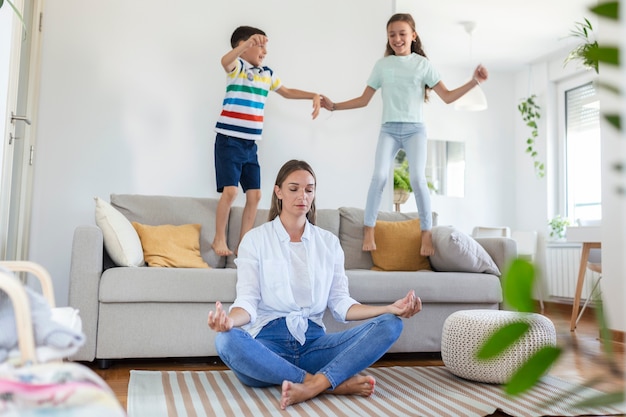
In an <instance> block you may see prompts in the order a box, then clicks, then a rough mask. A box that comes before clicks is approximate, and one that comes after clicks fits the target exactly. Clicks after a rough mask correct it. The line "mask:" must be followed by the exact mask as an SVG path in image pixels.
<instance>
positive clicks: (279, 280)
mask: <svg viewBox="0 0 626 417" xmlns="http://www.w3.org/2000/svg"><path fill="white" fill-rule="evenodd" d="M302 242H303V243H304V246H305V248H306V253H307V259H308V268H309V277H310V280H311V291H312V294H311V295H312V303H311V306H310V307H308V308H305V307H300V306H299V305H298V304H297V303H296V301H295V299H294V296H293V291H292V288H291V279H290V276H289V273H290V271H291V270H292V268H291V267H290V263H291V254H290V253H291V252H290V249H289V234H288V233H287V231H286V230H285V228H284V226H283V224H282V223H281V221H280V218H279V217H276V218H275V219H274V220H272V221H271V222H268V223H265V224H263V225H261V226H259V227H256V228H254V229H252V230H250V231H249V232H248V233H246V234H245V236H244V237H243V239H242V241H241V244H240V245H239V251H238V256H237V259H236V260H235V264H236V265H237V298H236V299H235V302H234V303H233V305H232V306H231V307H230V308H231V309H232V308H234V307H240V308H243V309H244V310H246V311H247V312H248V314H250V323H248V324H247V325H245V326H244V327H243V328H244V329H245V330H247V331H248V332H249V333H250V334H251V335H252V336H253V337H256V335H257V334H258V333H259V332H260V331H261V329H262V328H263V326H265V325H266V324H267V323H269V322H270V321H272V320H274V319H277V318H280V317H285V318H286V321H287V327H288V329H289V332H290V333H291V334H292V335H293V336H294V338H296V340H298V342H300V344H304V342H305V337H304V335H305V332H306V330H307V328H308V320H311V321H313V322H314V323H316V324H318V325H320V326H322V327H324V324H323V322H322V317H323V315H324V311H325V310H326V307H328V308H329V309H330V311H331V313H332V314H333V317H334V318H335V319H336V320H338V321H340V322H345V321H346V320H345V318H346V314H347V312H348V309H349V308H350V307H351V306H352V305H354V304H358V302H357V301H356V300H354V299H353V298H352V297H350V293H349V290H348V277H346V274H345V270H344V254H343V250H342V249H341V246H340V244H339V239H338V238H337V236H335V235H334V234H332V233H331V232H329V231H327V230H324V229H321V228H319V227H317V226H314V225H312V224H310V223H309V222H308V221H307V223H306V225H305V228H304V234H303V235H302Z"/></svg>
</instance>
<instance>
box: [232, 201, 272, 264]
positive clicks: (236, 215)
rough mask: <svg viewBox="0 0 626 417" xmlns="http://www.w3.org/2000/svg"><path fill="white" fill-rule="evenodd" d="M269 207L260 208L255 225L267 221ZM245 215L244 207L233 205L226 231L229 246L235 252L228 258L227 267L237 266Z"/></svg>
mask: <svg viewBox="0 0 626 417" xmlns="http://www.w3.org/2000/svg"><path fill="white" fill-rule="evenodd" d="M269 212H270V211H269V209H258V210H257V212H256V217H255V218H254V225H253V226H252V227H257V226H260V225H262V224H263V223H266V222H267V216H268V214H269ZM242 215H243V207H240V206H233V207H231V208H230V214H229V215H228V231H227V233H226V241H227V242H228V248H229V249H230V250H232V251H233V252H234V253H233V254H232V255H230V256H228V257H227V258H226V268H236V267H237V266H236V265H235V258H236V257H237V256H236V255H235V253H237V248H238V247H239V235H240V234H241V216H242Z"/></svg>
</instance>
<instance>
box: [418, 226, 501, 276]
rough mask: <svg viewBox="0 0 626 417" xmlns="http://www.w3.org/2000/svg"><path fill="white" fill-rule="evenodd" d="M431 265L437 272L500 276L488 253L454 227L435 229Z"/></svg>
mask: <svg viewBox="0 0 626 417" xmlns="http://www.w3.org/2000/svg"><path fill="white" fill-rule="evenodd" d="M433 247H434V249H435V254H434V255H431V256H430V264H431V265H432V267H433V268H434V269H435V270H436V271H448V272H486V273H488V274H494V275H497V276H500V270H499V269H498V266H497V265H496V263H495V262H494V261H493V259H491V256H489V254H488V253H487V251H486V250H485V249H484V248H483V247H482V246H481V245H480V244H479V243H478V242H476V241H475V240H474V239H473V238H472V237H470V236H469V235H467V234H465V233H463V232H461V231H459V230H457V229H455V228H454V227H452V226H436V227H433Z"/></svg>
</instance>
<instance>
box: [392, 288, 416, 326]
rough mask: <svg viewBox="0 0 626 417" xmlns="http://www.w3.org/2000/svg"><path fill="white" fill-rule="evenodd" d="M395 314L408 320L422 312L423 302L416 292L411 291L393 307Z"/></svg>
mask: <svg viewBox="0 0 626 417" xmlns="http://www.w3.org/2000/svg"><path fill="white" fill-rule="evenodd" d="M391 309H392V312H393V314H395V315H396V316H398V317H403V318H405V319H408V318H409V317H413V316H414V315H416V314H417V313H419V312H420V311H421V310H422V300H421V299H420V298H419V297H417V296H416V295H415V290H411V291H409V293H408V294H407V295H406V297H404V298H401V299H400V300H398V301H396V302H395V303H393V304H392V305H391Z"/></svg>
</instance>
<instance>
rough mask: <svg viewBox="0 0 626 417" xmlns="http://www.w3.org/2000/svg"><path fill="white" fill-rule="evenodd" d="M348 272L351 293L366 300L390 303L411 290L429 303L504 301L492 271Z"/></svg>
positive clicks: (497, 280)
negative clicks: (477, 272)
mask: <svg viewBox="0 0 626 417" xmlns="http://www.w3.org/2000/svg"><path fill="white" fill-rule="evenodd" d="M346 275H347V276H348V283H349V288H350V296H352V297H353V298H354V299H355V300H359V302H361V303H364V304H390V303H393V302H394V301H396V300H399V299H400V298H402V297H405V296H406V294H407V293H408V291H409V290H415V294H416V295H417V296H418V297H420V299H421V300H422V302H423V303H429V304H445V303H463V304H467V306H468V308H472V306H478V305H484V304H498V303H501V302H502V286H501V285H500V278H498V277H497V276H495V275H491V274H482V273H481V274H476V273H463V274H460V273H458V272H434V271H395V272H381V271H371V270H363V269H354V270H349V271H346ZM473 308H476V307H473Z"/></svg>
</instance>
